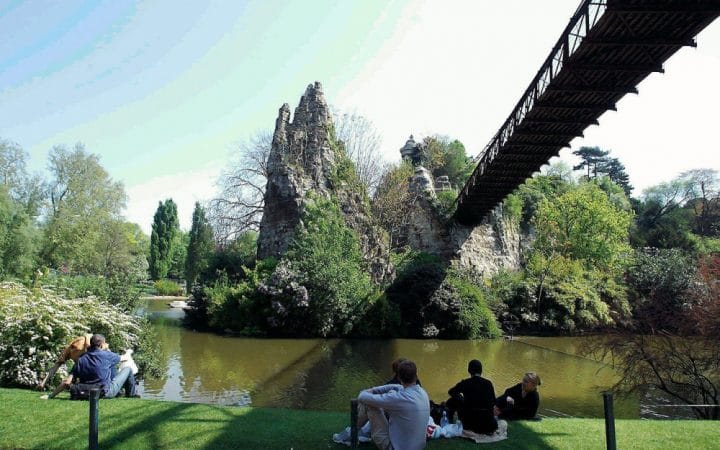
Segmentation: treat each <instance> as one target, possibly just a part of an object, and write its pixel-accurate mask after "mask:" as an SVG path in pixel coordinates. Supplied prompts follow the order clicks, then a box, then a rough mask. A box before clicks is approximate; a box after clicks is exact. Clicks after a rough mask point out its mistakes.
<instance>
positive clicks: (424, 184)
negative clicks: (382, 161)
mask: <svg viewBox="0 0 720 450" xmlns="http://www.w3.org/2000/svg"><path fill="white" fill-rule="evenodd" d="M410 191H411V192H413V193H415V194H416V195H415V196H414V197H413V198H414V203H413V206H412V208H411V209H410V214H409V217H408V220H407V223H408V225H407V229H406V230H405V236H404V238H405V241H406V242H407V244H408V245H409V246H410V247H411V248H413V249H416V250H422V251H425V252H428V253H432V254H435V255H438V256H440V257H442V258H443V259H445V260H447V261H449V262H451V263H452V264H455V265H457V266H459V267H462V268H466V269H469V270H472V271H474V272H477V273H479V274H481V275H483V276H491V275H493V274H494V273H496V272H498V271H499V270H500V269H518V268H519V267H520V234H519V231H518V227H517V226H516V225H515V224H511V223H509V222H508V221H506V220H505V219H503V217H502V214H500V213H498V212H497V211H495V212H493V213H492V214H491V215H490V216H489V217H488V218H487V219H485V221H483V223H481V224H480V225H478V226H475V227H465V226H462V225H460V224H457V223H455V222H452V221H450V220H448V219H447V218H444V217H442V216H441V215H440V213H439V212H438V209H437V207H436V206H435V202H434V200H435V193H434V190H433V180H432V175H430V173H429V172H428V171H427V170H426V169H424V168H423V167H416V169H415V175H414V176H413V177H412V179H411V180H410Z"/></svg>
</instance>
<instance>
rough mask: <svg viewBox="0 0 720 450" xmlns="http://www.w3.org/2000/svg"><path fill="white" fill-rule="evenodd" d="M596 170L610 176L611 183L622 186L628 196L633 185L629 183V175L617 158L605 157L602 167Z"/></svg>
mask: <svg viewBox="0 0 720 450" xmlns="http://www.w3.org/2000/svg"><path fill="white" fill-rule="evenodd" d="M598 172H602V173H604V174H606V175H607V176H608V178H610V179H611V180H612V181H613V183H615V184H617V185H618V186H620V187H622V188H623V191H625V195H627V196H628V197H630V194H631V193H632V190H633V187H632V185H631V184H630V176H629V175H628V173H627V172H626V171H625V165H624V164H623V163H621V162H620V160H619V159H617V158H607V160H606V161H604V162H603V163H602V167H598Z"/></svg>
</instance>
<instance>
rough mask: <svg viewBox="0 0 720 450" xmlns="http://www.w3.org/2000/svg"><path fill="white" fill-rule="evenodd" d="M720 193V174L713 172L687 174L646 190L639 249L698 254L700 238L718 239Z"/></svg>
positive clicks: (640, 215)
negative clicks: (649, 247)
mask: <svg viewBox="0 0 720 450" xmlns="http://www.w3.org/2000/svg"><path fill="white" fill-rule="evenodd" d="M719 191H720V181H719V180H718V173H717V171H716V170H713V169H695V170H691V171H687V172H684V173H682V174H680V175H679V176H678V177H676V178H674V179H672V180H670V181H667V182H663V183H660V184H657V185H655V186H651V187H649V188H647V189H645V190H644V191H643V195H642V197H641V198H640V202H639V203H638V204H637V208H636V209H637V217H638V219H637V222H636V224H637V229H636V230H635V232H634V233H633V240H634V242H635V245H636V246H651V247H657V248H673V247H678V248H683V249H686V250H696V249H697V247H698V244H697V242H698V240H699V239H701V238H699V237H698V236H700V237H705V238H707V237H714V236H718V234H720V225H718V223H720V220H719V219H720V193H719ZM693 233H696V235H694V234H693Z"/></svg>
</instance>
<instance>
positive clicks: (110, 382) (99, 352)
mask: <svg viewBox="0 0 720 450" xmlns="http://www.w3.org/2000/svg"><path fill="white" fill-rule="evenodd" d="M103 347H105V348H106V347H107V346H106V344H105V336H103V335H102V334H93V336H92V337H91V338H90V348H88V350H87V352H86V353H85V354H84V355H82V356H81V357H80V358H79V359H78V361H77V363H76V364H75V365H74V366H73V368H72V371H71V372H70V375H71V376H72V378H73V380H74V381H77V380H79V381H80V382H82V383H85V384H99V385H101V387H102V396H103V397H105V398H113V397H116V396H117V395H118V393H119V392H120V389H122V388H123V387H124V388H125V396H126V397H137V394H136V393H135V387H136V383H135V376H134V375H133V373H132V369H131V368H130V367H125V368H123V369H121V370H120V371H117V369H116V367H117V365H118V363H119V362H120V355H118V354H117V353H114V352H111V351H110V350H104V349H103Z"/></svg>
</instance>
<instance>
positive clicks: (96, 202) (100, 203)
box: [41, 144, 126, 274]
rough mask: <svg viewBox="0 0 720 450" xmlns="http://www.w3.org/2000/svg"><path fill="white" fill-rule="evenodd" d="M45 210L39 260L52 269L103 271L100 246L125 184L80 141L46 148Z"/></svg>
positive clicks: (117, 213)
mask: <svg viewBox="0 0 720 450" xmlns="http://www.w3.org/2000/svg"><path fill="white" fill-rule="evenodd" d="M49 159H50V163H49V171H50V174H51V176H52V179H51V181H50V183H49V195H50V209H49V211H48V212H47V214H46V216H47V219H46V224H45V236H44V241H43V249H42V253H41V255H42V259H43V261H44V262H45V263H46V264H48V265H50V266H52V267H56V268H62V269H63V270H67V271H71V272H76V273H91V274H105V270H106V266H105V264H104V260H103V255H102V253H101V252H100V251H99V248H100V247H101V243H102V242H103V240H104V239H105V238H106V236H107V235H108V234H109V233H110V228H111V227H112V226H114V224H115V222H117V221H119V220H122V215H121V211H122V209H123V208H124V207H125V201H126V196H125V189H124V188H123V185H122V183H120V182H116V181H113V180H112V178H110V176H109V174H108V173H107V172H106V171H105V169H104V168H103V167H102V166H101V165H100V159H99V157H98V156H97V155H94V154H91V153H87V152H86V151H85V147H84V146H83V145H82V144H76V145H75V147H74V148H73V150H68V149H67V148H65V147H63V146H56V147H54V148H53V149H52V151H51V152H50V157H49Z"/></svg>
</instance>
